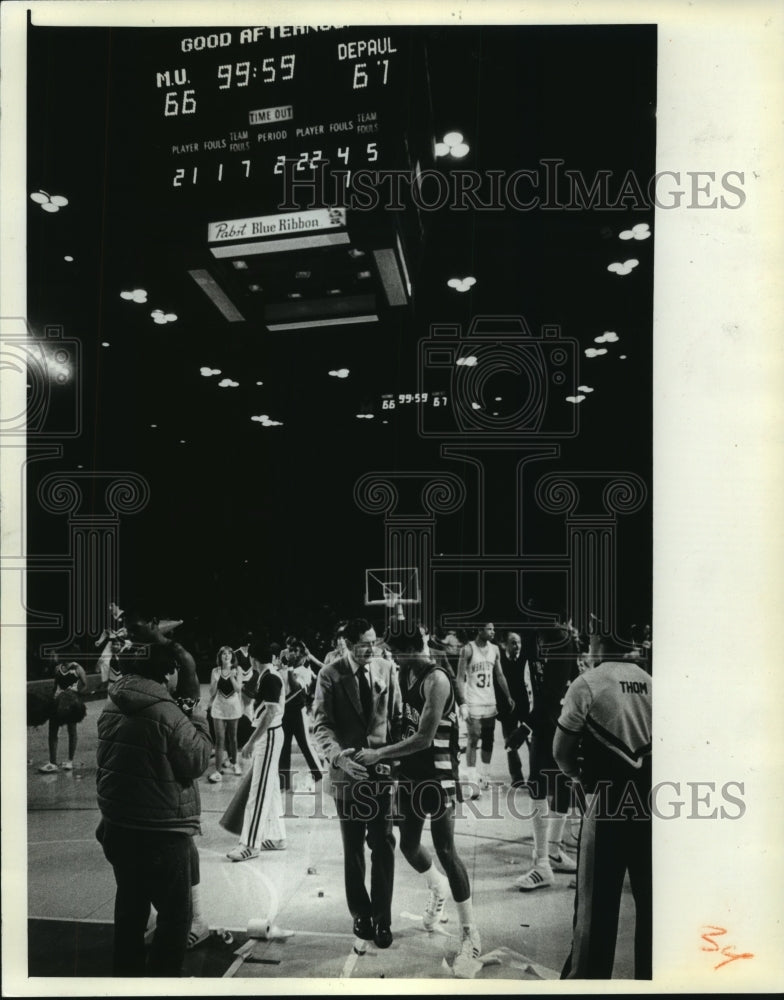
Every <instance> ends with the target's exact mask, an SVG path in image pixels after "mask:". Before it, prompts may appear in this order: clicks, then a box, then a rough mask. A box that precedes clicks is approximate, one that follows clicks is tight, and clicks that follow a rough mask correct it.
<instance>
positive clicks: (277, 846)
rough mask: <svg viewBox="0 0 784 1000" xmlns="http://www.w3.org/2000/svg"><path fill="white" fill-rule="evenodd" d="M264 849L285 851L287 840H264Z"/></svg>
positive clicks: (262, 844)
mask: <svg viewBox="0 0 784 1000" xmlns="http://www.w3.org/2000/svg"><path fill="white" fill-rule="evenodd" d="M261 849H262V851H285V850H286V841H285V840H262V842H261Z"/></svg>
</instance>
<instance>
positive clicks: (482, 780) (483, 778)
mask: <svg viewBox="0 0 784 1000" xmlns="http://www.w3.org/2000/svg"><path fill="white" fill-rule="evenodd" d="M479 787H480V788H489V787H490V779H489V778H488V777H487V775H486V774H480V776H479Z"/></svg>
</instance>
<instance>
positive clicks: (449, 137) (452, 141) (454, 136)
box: [444, 132, 463, 147]
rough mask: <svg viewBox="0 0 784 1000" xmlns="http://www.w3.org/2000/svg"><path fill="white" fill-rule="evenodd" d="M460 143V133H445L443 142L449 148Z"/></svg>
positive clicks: (461, 138) (461, 134)
mask: <svg viewBox="0 0 784 1000" xmlns="http://www.w3.org/2000/svg"><path fill="white" fill-rule="evenodd" d="M462 141H463V133H462V132H447V134H446V135H445V136H444V142H445V143H446V144H447V146H449V147H452V146H457V144H458V143H461V142H462Z"/></svg>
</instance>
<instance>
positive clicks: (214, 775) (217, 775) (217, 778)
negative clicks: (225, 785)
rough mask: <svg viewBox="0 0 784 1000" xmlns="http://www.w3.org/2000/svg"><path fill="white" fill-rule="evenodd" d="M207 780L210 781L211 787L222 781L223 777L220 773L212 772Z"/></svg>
mask: <svg viewBox="0 0 784 1000" xmlns="http://www.w3.org/2000/svg"><path fill="white" fill-rule="evenodd" d="M207 780H208V781H211V782H212V783H213V785H217V783H218V782H219V781H223V775H222V774H221V773H220V771H213V772H212V774H211V775H210V776H209V778H208V779H207Z"/></svg>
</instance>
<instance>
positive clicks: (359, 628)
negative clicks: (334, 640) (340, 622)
mask: <svg viewBox="0 0 784 1000" xmlns="http://www.w3.org/2000/svg"><path fill="white" fill-rule="evenodd" d="M372 627H373V626H372V625H371V624H370V622H369V621H368V620H367V618H352V619H351V621H347V622H346V626H345V628H344V630H343V637H344V638H345V640H346V642H350V643H352V645H353V643H355V642H359V637H360V636H361V635H364V634H365V632H368V631H370V629H371V628H372Z"/></svg>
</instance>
